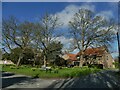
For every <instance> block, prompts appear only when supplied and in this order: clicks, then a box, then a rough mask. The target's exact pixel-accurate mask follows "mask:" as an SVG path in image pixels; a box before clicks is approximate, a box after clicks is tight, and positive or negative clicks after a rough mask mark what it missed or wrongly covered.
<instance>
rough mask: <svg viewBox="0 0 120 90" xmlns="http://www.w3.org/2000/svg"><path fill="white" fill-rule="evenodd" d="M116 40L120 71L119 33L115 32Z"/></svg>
mask: <svg viewBox="0 0 120 90" xmlns="http://www.w3.org/2000/svg"><path fill="white" fill-rule="evenodd" d="M117 41H118V62H119V72H120V41H119V33H118V32H117Z"/></svg>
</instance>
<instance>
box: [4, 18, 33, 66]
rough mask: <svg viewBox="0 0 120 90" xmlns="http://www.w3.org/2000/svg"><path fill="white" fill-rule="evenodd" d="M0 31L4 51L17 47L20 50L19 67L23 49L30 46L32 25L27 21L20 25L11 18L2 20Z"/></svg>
mask: <svg viewBox="0 0 120 90" xmlns="http://www.w3.org/2000/svg"><path fill="white" fill-rule="evenodd" d="M2 29H3V30H2V31H3V33H2V36H3V38H2V39H3V45H4V47H3V49H4V51H8V50H9V51H11V50H12V49H13V48H15V47H19V48H21V50H22V53H20V55H19V59H18V62H17V66H19V65H20V61H21V59H22V58H23V54H24V53H23V52H24V50H25V48H27V47H29V46H30V42H31V37H32V30H33V29H34V24H33V23H31V22H28V21H25V22H23V23H20V22H18V20H17V19H16V18H15V17H13V16H12V17H10V18H9V19H3V28H2ZM6 47H7V50H6Z"/></svg>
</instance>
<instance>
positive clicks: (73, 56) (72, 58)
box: [67, 54, 77, 61]
mask: <svg viewBox="0 0 120 90" xmlns="http://www.w3.org/2000/svg"><path fill="white" fill-rule="evenodd" d="M67 55H68V56H69V60H72V61H75V60H77V58H76V55H77V54H67Z"/></svg>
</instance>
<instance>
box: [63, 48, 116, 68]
mask: <svg viewBox="0 0 120 90" xmlns="http://www.w3.org/2000/svg"><path fill="white" fill-rule="evenodd" d="M80 56H81V52H79V53H77V54H65V56H64V57H66V58H64V57H63V58H64V59H65V60H68V61H71V64H74V65H77V66H78V65H79V63H80V62H79V58H80ZM113 62H114V60H113V58H112V56H111V54H110V52H109V51H108V49H107V47H105V46H102V47H97V48H88V49H86V50H85V51H84V63H83V65H87V64H102V65H103V68H114V65H113Z"/></svg>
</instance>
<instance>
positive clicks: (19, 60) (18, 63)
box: [17, 55, 22, 67]
mask: <svg viewBox="0 0 120 90" xmlns="http://www.w3.org/2000/svg"><path fill="white" fill-rule="evenodd" d="M21 59H22V56H21V55H20V56H19V59H18V61H17V67H18V66H19V65H20V62H21Z"/></svg>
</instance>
